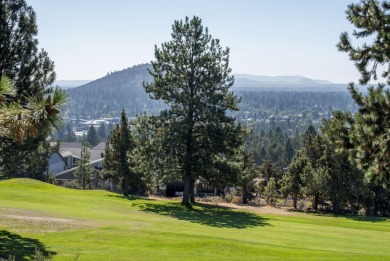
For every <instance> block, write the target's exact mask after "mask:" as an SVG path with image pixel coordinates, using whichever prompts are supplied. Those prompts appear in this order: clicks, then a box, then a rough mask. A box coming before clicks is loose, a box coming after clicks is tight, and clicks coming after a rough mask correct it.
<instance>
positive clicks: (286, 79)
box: [234, 74, 347, 91]
mask: <svg viewBox="0 0 390 261" xmlns="http://www.w3.org/2000/svg"><path fill="white" fill-rule="evenodd" d="M234 79H235V84H234V88H237V89H245V90H274V91H283V90H299V91H345V90H346V86H347V85H346V84H335V83H333V82H330V81H327V80H314V79H310V78H307V77H303V76H298V75H296V76H261V75H250V74H235V75H234Z"/></svg>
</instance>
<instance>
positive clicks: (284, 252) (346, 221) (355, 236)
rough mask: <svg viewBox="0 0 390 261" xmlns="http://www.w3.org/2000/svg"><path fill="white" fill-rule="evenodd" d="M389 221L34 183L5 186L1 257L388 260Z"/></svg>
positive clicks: (0, 208) (1, 188) (1, 186)
mask: <svg viewBox="0 0 390 261" xmlns="http://www.w3.org/2000/svg"><path fill="white" fill-rule="evenodd" d="M389 242H390V222H389V220H387V219H376V218H356V217H350V218H348V217H332V216H318V215H309V214H303V213H302V214H299V213H297V214H295V215H291V216H290V215H289V216H287V215H258V214H256V213H251V212H244V211H239V210H232V209H228V208H222V207H212V206H207V205H200V204H196V205H195V206H194V207H193V208H192V209H188V208H185V207H183V206H181V205H180V202H178V201H156V200H148V199H139V198H125V197H122V196H121V195H118V194H114V193H110V192H106V191H80V190H70V189H65V188H60V187H56V186H52V185H48V184H45V183H42V182H38V181H34V180H29V179H13V180H8V181H1V182H0V256H2V257H6V256H8V255H10V254H13V255H16V257H17V258H16V260H28V259H29V257H31V256H32V253H33V252H34V248H35V246H38V247H39V248H41V249H42V250H43V251H44V253H46V254H48V253H49V252H51V253H52V256H53V257H54V260H73V258H74V257H75V255H76V254H77V253H79V254H80V256H79V259H78V260H269V259H280V260H287V259H290V260H298V259H299V260H301V259H305V260H308V259H309V260H329V259H337V260H340V259H343V260H351V259H354V260H364V259H366V260H385V259H390V252H389V249H390V248H389Z"/></svg>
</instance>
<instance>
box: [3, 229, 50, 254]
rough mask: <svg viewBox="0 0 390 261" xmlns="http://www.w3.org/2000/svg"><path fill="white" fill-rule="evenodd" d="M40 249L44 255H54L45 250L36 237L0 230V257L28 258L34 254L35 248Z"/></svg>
mask: <svg viewBox="0 0 390 261" xmlns="http://www.w3.org/2000/svg"><path fill="white" fill-rule="evenodd" d="M36 248H38V249H40V250H41V252H42V254H43V255H45V256H48V255H49V253H50V255H52V256H53V255H55V254H56V253H55V252H52V251H47V250H46V247H45V246H44V245H43V244H42V243H41V242H40V241H39V240H37V239H32V238H28V237H22V236H20V235H18V234H15V233H11V232H9V231H6V230H0V258H3V259H7V258H9V257H10V256H13V257H14V258H15V260H29V259H30V258H31V257H32V256H34V253H35V249H36Z"/></svg>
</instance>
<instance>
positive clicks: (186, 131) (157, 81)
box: [144, 17, 242, 204]
mask: <svg viewBox="0 0 390 261" xmlns="http://www.w3.org/2000/svg"><path fill="white" fill-rule="evenodd" d="M172 29H173V32H172V40H171V41H169V42H166V43H163V44H162V46H161V49H159V48H157V47H156V48H155V58H156V61H153V62H152V67H153V68H152V69H151V70H150V71H149V72H150V74H151V75H152V77H153V79H154V81H153V82H151V83H145V84H144V87H145V89H146V91H147V92H148V93H150V96H151V97H152V98H153V99H161V100H163V101H164V102H166V103H167V104H169V105H170V108H169V109H167V110H164V111H162V112H161V113H160V117H161V119H162V121H163V124H164V128H165V131H166V134H167V135H166V136H165V137H164V139H165V142H164V143H165V154H166V155H170V156H169V157H170V158H174V159H175V160H176V162H177V166H178V167H179V170H180V172H181V174H182V177H183V181H184V195H183V200H182V203H183V204H189V203H190V199H193V191H191V187H192V185H193V183H194V181H195V180H196V179H197V178H198V177H200V176H203V177H204V178H205V179H206V180H207V179H211V178H212V176H213V175H214V174H215V173H221V172H217V171H212V170H213V169H215V168H216V167H217V165H219V164H217V162H221V160H222V159H223V158H225V159H226V158H229V157H230V156H231V155H233V154H234V151H235V150H236V148H238V146H240V145H241V143H242V131H241V127H240V126H239V125H237V124H236V123H235V122H234V118H232V117H229V116H227V115H226V111H228V110H237V105H236V104H237V102H238V99H237V98H236V97H235V96H234V95H233V93H232V92H229V88H230V87H231V86H232V85H233V77H232V76H230V75H229V74H230V72H231V69H230V68H229V49H225V50H223V49H222V48H221V47H220V45H219V40H217V39H213V38H212V37H211V36H210V35H209V33H208V30H207V29H204V28H203V26H202V23H201V19H199V18H198V17H194V18H193V19H191V20H190V19H189V18H186V19H185V21H184V22H183V21H175V23H174V25H173V27H172ZM221 155H224V157H222V158H221Z"/></svg>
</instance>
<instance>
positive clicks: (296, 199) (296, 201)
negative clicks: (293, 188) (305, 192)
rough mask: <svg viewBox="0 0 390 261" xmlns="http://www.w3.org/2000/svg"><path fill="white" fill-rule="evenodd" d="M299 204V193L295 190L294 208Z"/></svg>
mask: <svg viewBox="0 0 390 261" xmlns="http://www.w3.org/2000/svg"><path fill="white" fill-rule="evenodd" d="M297 205H298V193H296V192H294V194H293V206H294V209H297V208H298V207H297Z"/></svg>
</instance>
